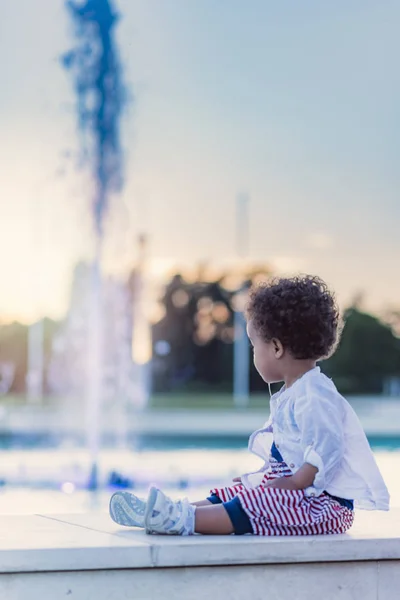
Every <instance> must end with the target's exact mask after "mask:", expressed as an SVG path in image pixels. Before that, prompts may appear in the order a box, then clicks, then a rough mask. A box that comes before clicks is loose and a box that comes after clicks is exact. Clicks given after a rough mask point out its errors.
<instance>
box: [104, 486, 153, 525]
mask: <svg viewBox="0 0 400 600" xmlns="http://www.w3.org/2000/svg"><path fill="white" fill-rule="evenodd" d="M145 511H146V502H145V501H144V500H142V499H141V498H138V497H137V496H135V494H132V493H131V492H115V494H113V495H112V496H111V498H110V507H109V512H110V517H111V518H112V520H113V521H115V523H118V525H124V526H125V527H142V528H143V527H144V514H145Z"/></svg>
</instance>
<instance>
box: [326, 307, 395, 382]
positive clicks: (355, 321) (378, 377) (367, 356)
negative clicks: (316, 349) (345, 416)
mask: <svg viewBox="0 0 400 600" xmlns="http://www.w3.org/2000/svg"><path fill="white" fill-rule="evenodd" d="M322 366H323V370H324V371H325V372H326V373H327V374H328V375H330V376H332V377H333V378H334V379H335V381H336V383H337V384H338V386H339V387H340V389H341V390H342V391H343V392H347V393H349V392H357V393H380V392H382V390H383V384H384V381H385V378H387V377H390V376H400V340H399V338H397V337H396V336H395V335H394V333H393V331H392V329H391V328H390V327H389V326H388V325H386V324H384V323H382V322H381V321H380V320H379V319H377V318H376V317H373V316H372V315H369V314H366V313H364V312H361V311H360V310H358V309H357V308H354V307H352V308H350V309H348V310H347V311H346V313H345V327H344V330H343V334H342V339H341V342H340V345H339V348H338V350H337V351H336V353H335V354H334V355H333V357H332V358H330V359H329V360H327V361H326V362H324V363H323V365H322Z"/></svg>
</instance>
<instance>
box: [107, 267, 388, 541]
mask: <svg viewBox="0 0 400 600" xmlns="http://www.w3.org/2000/svg"><path fill="white" fill-rule="evenodd" d="M247 333H248V336H249V338H250V342H251V345H252V347H253V353H254V364H255V367H256V369H257V371H258V372H259V373H260V375H261V377H262V378H263V379H264V381H265V382H266V383H268V384H271V383H275V382H280V381H283V382H284V386H283V387H282V389H281V390H280V391H279V392H278V393H276V394H274V395H273V396H272V397H271V411H270V413H271V414H270V418H269V420H268V421H267V423H266V424H265V425H264V427H263V428H262V429H260V430H258V431H256V432H254V433H253V434H252V435H251V437H250V441H249V450H250V452H252V453H253V454H256V455H257V456H259V457H260V458H261V459H263V461H264V465H263V467H262V468H261V469H260V470H259V471H257V472H255V473H248V474H245V475H242V477H239V478H236V479H235V480H234V482H235V484H236V485H233V486H230V487H224V488H219V489H214V490H212V491H211V494H210V496H209V498H208V499H207V500H202V501H200V502H195V503H194V504H190V503H189V501H188V500H186V499H185V500H179V501H177V502H174V501H172V500H170V499H169V498H167V497H166V496H165V495H164V494H163V492H162V491H161V490H159V489H157V488H155V487H153V488H151V489H150V493H149V496H148V498H147V501H143V500H141V499H140V498H137V497H136V496H135V495H133V494H131V493H129V492H117V493H116V494H114V495H113V496H112V498H111V501H110V514H111V517H112V518H113V520H114V521H115V522H117V523H119V524H120V525H126V526H137V527H144V528H145V529H146V531H147V533H158V534H174V535H192V534H194V533H202V534H220V535H228V534H232V533H235V534H245V533H253V534H255V535H270V536H273V535H312V534H328V533H329V534H331V533H344V532H345V531H347V530H348V529H349V528H350V527H351V525H352V524H353V520H354V501H357V503H358V505H359V506H360V507H361V508H366V509H378V510H388V508H389V494H388V491H387V489H386V486H385V484H384V482H383V479H382V477H381V474H380V472H379V470H378V467H377V465H376V463H375V459H374V457H373V454H372V452H371V449H370V447H369V444H368V441H367V438H366V437H365V434H364V432H363V429H362V427H361V424H360V422H359V420H358V418H357V416H356V414H355V412H354V411H353V409H352V408H351V407H350V405H349V404H348V403H347V401H346V400H345V399H344V398H343V397H342V396H341V395H340V394H339V392H338V391H337V389H336V387H335V386H334V384H333V383H332V381H331V380H330V379H328V378H327V377H325V375H323V374H322V373H321V371H320V369H319V367H317V366H316V363H317V361H318V360H321V359H323V358H327V357H329V356H331V355H332V353H333V352H334V350H335V348H336V345H337V342H338V338H339V333H340V319H339V313H338V309H337V306H336V303H335V299H334V297H333V295H332V294H331V293H330V291H329V290H328V288H327V286H326V284H325V283H324V282H323V281H321V280H320V279H319V278H318V277H311V276H305V277H294V278H291V279H278V280H273V281H271V282H269V283H268V284H264V285H261V286H260V287H257V288H255V289H253V290H252V292H251V295H250V302H249V305H248V309H247Z"/></svg>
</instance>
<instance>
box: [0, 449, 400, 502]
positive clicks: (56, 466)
mask: <svg viewBox="0 0 400 600" xmlns="http://www.w3.org/2000/svg"><path fill="white" fill-rule="evenodd" d="M176 445H177V446H178V447H177V448H175V449H173V448H171V447H169V448H168V447H166V448H164V449H156V448H153V449H152V450H151V449H147V450H134V451H132V450H123V449H121V450H104V451H103V452H101V453H100V456H99V466H100V470H99V473H100V490H99V491H97V492H88V491H87V490H85V484H86V481H87V474H88V472H89V468H90V460H89V457H88V454H87V452H86V451H85V450H83V449H79V448H78V449H77V448H62V449H54V450H51V451H49V450H45V449H42V450H2V451H0V478H1V480H2V481H3V486H2V488H1V491H0V511H1V512H2V513H3V514H21V513H25V514H32V513H41V512H42V513H43V512H45V513H67V512H87V511H92V510H100V511H106V510H107V506H108V500H109V497H110V495H111V493H112V492H113V490H115V489H116V486H115V485H111V480H113V481H114V483H115V482H116V481H118V482H119V483H121V482H122V484H123V483H127V484H128V487H130V488H133V489H134V490H135V492H136V493H138V494H141V495H145V494H146V490H147V489H148V486H149V485H151V484H156V485H159V486H162V487H163V489H165V490H166V491H167V493H168V494H170V495H171V496H173V497H178V496H182V495H184V496H188V497H189V498H190V499H201V498H204V497H206V495H207V494H208V492H209V489H210V488H211V487H213V486H215V485H224V484H228V483H229V482H230V481H231V480H232V478H233V477H235V476H237V475H240V474H242V473H244V472H247V471H250V470H253V469H257V468H258V467H259V461H258V459H257V458H256V457H255V456H253V455H251V454H249V452H248V451H247V450H246V449H245V448H243V446H242V447H241V448H237V447H229V446H228V447H226V446H225V447H223V448H215V447H206V446H204V445H203V446H201V445H200V446H199V445H198V446H197V447H193V446H192V447H190V446H189V445H185V444H178V442H176ZM374 452H375V456H376V460H377V463H378V465H379V467H380V469H381V472H382V474H383V476H384V478H385V481H386V483H387V486H388V488H389V491H390V494H391V505H392V506H393V507H400V479H399V477H398V471H399V468H400V449H399V448H398V447H397V448H396V447H394V446H393V445H392V446H391V445H390V444H389V445H388V447H384V445H379V444H378V445H376V446H374ZM111 476H112V477H111ZM118 478H119V479H118Z"/></svg>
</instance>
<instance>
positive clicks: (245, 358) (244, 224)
mask: <svg viewBox="0 0 400 600" xmlns="http://www.w3.org/2000/svg"><path fill="white" fill-rule="evenodd" d="M248 250H249V197H248V195H247V194H239V195H238V196H237V199H236V255H237V258H242V259H243V258H246V256H247V255H248ZM244 294H245V289H244V286H243V285H241V287H240V289H239V290H238V299H239V302H238V303H237V306H235V313H234V332H235V337H234V345H233V400H234V404H235V406H236V408H246V407H247V406H248V404H249V343H248V337H247V333H246V320H245V318H244V306H242V302H241V300H242V299H243V297H244Z"/></svg>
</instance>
